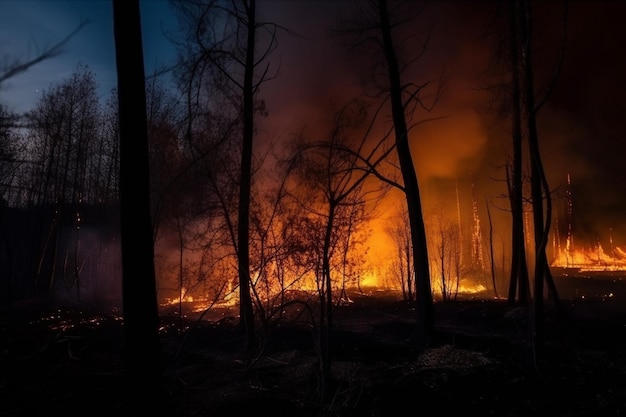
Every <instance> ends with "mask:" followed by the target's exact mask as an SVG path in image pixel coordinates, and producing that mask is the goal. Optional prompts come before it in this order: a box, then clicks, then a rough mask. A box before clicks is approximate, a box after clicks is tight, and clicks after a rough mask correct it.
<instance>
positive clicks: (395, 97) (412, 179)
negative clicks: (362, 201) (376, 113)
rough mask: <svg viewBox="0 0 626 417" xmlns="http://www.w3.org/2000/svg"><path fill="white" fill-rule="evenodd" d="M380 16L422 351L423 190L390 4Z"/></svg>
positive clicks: (429, 302) (430, 317)
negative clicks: (411, 142)
mask: <svg viewBox="0 0 626 417" xmlns="http://www.w3.org/2000/svg"><path fill="white" fill-rule="evenodd" d="M378 6H379V13H380V23H381V35H382V41H383V49H384V51H383V52H384V54H385V59H386V63H387V70H388V72H389V74H388V75H389V83H390V99H391V112H392V119H393V125H394V129H395V143H396V149H397V153H398V158H399V161H400V170H401V173H402V180H403V182H404V188H405V193H406V200H407V208H408V215H409V225H410V229H411V241H412V244H413V268H414V270H415V284H416V294H415V296H416V312H417V330H418V339H419V340H418V344H419V345H420V347H421V348H425V347H426V346H427V345H428V342H429V339H430V338H431V336H432V335H433V333H434V330H435V320H434V307H433V298H432V292H431V285H430V270H429V266H428V248H427V246H426V229H425V226H424V218H423V214H422V206H421V199H420V190H419V186H418V183H417V175H416V173H415V167H414V166H413V159H412V157H411V150H410V147H409V141H408V128H407V123H406V118H405V113H404V110H405V109H404V104H403V102H402V84H401V82H400V71H399V68H398V60H397V57H396V54H395V50H394V45H393V41H392V38H391V26H390V21H389V12H388V10H387V1H386V0H379V1H378Z"/></svg>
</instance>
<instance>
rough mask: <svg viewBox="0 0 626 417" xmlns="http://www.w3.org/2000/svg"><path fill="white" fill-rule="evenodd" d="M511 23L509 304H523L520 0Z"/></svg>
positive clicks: (525, 273) (525, 268)
mask: <svg viewBox="0 0 626 417" xmlns="http://www.w3.org/2000/svg"><path fill="white" fill-rule="evenodd" d="M509 7H510V9H509V24H510V29H511V32H510V35H509V36H510V42H511V48H510V51H511V90H512V91H511V95H512V97H511V100H512V105H513V112H512V128H513V132H512V139H513V166H512V172H511V176H512V178H511V186H510V201H511V216H512V233H511V238H512V242H511V243H512V244H511V248H512V253H511V278H510V284H509V295H508V302H509V304H514V303H515V302H516V291H517V301H518V302H519V304H521V305H526V304H528V296H529V278H528V265H527V262H526V244H525V241H524V200H523V183H522V106H521V90H520V62H519V50H520V46H521V45H520V38H519V36H520V33H519V21H518V17H517V16H518V15H519V10H518V7H517V2H516V1H510V6H509Z"/></svg>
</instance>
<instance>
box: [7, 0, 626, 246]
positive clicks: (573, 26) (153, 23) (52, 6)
mask: <svg viewBox="0 0 626 417" xmlns="http://www.w3.org/2000/svg"><path fill="white" fill-rule="evenodd" d="M485 4H486V3H483V2H480V1H478V2H466V1H456V2H454V1H441V2H432V3H431V4H430V6H429V7H428V8H427V10H426V11H425V13H424V15H423V16H421V22H422V23H423V24H424V25H425V26H428V27H430V26H432V27H433V36H432V39H431V44H430V46H429V48H428V49H427V52H426V54H425V55H424V57H423V59H422V61H421V62H422V64H421V65H422V66H421V67H420V68H421V69H422V72H421V73H419V74H414V75H415V77H421V79H422V80H424V79H425V77H426V78H428V77H430V76H432V75H433V74H434V73H435V72H436V71H437V70H439V69H440V68H445V69H446V71H447V73H448V74H449V76H450V82H449V86H448V89H447V90H446V91H447V93H446V95H445V96H444V98H442V100H441V102H440V105H439V106H438V107H437V108H436V110H435V112H434V113H433V114H431V115H429V116H432V115H448V117H447V118H446V119H444V120H441V121H437V122H433V123H429V124H425V125H424V126H423V127H420V128H419V129H417V130H415V131H414V133H413V135H414V144H413V146H414V148H413V149H414V159H415V162H416V166H417V170H418V178H419V179H420V182H421V187H422V188H423V190H424V200H425V204H426V205H429V204H430V205H432V206H435V205H436V204H437V203H435V202H434V201H435V200H437V199H438V198H439V197H435V194H436V193H435V192H434V191H433V190H435V189H437V188H438V187H446V186H448V187H449V184H450V183H451V182H456V181H457V180H459V179H463V178H466V177H467V176H468V175H469V174H470V173H471V175H472V176H475V178H476V179H477V181H478V182H479V183H480V184H481V185H480V187H481V188H480V189H481V192H482V193H483V194H485V195H488V196H490V197H491V198H495V196H496V195H497V194H498V193H499V192H500V191H498V190H500V189H502V183H498V182H497V181H494V180H493V178H494V176H498V175H499V176H500V178H502V173H501V172H499V173H498V172H497V171H498V170H497V169H496V168H495V167H497V166H498V165H502V163H503V160H504V155H505V153H506V152H507V150H506V148H507V146H508V142H509V141H508V139H507V137H508V136H507V135H508V125H506V124H498V122H497V120H494V118H493V117H492V115H490V114H488V113H485V112H484V111H482V110H481V109H484V105H485V103H487V102H488V100H487V98H486V96H485V93H484V92H481V91H477V88H479V87H480V86H481V82H479V81H478V75H479V74H481V73H483V72H484V71H485V70H486V69H487V68H489V66H490V65H491V62H490V61H489V60H488V59H487V57H488V55H489V53H488V52H489V49H488V47H489V45H490V44H489V41H488V40H487V39H486V38H485V34H484V32H485V29H486V28H487V27H488V23H486V20H487V17H486V14H485V12H484V10H485V8H484V7H483V6H485ZM350 5H351V2H349V1H287V0H282V1H280V0H260V1H259V9H260V14H261V18H262V19H265V20H267V21H274V22H277V23H279V24H281V25H283V26H285V27H288V28H289V29H291V30H293V31H295V32H297V33H299V34H301V35H303V36H304V37H303V38H297V37H292V36H289V35H286V34H281V35H280V38H279V49H278V50H277V51H276V53H275V55H273V62H275V63H276V64H277V63H278V61H280V73H279V76H278V78H277V79H276V80H273V81H271V82H270V83H268V84H267V85H264V86H263V89H262V90H261V95H262V97H263V98H264V99H265V100H266V102H267V105H268V110H269V116H268V118H267V119H265V120H263V121H262V123H261V125H260V126H261V129H260V136H261V137H263V136H265V137H266V138H272V137H277V136H280V135H284V134H285V133H286V132H288V131H290V130H295V129H297V128H299V127H302V126H308V127H309V128H311V129H312V130H316V129H321V126H323V124H324V123H325V121H326V120H328V113H327V110H328V107H329V103H330V102H331V101H332V100H337V99H342V98H346V97H350V96H353V95H355V94H357V93H358V91H359V86H358V80H359V77H362V76H363V74H364V69H365V68H364V62H367V61H366V60H364V57H363V56H362V55H361V56H355V55H350V54H348V53H346V52H345V49H344V48H343V47H342V46H340V45H338V43H337V42H336V40H334V39H331V38H329V37H328V36H327V32H328V29H329V28H330V27H331V26H332V25H333V24H334V23H335V22H336V19H337V17H338V16H339V14H340V13H345V11H346V10H348V9H349V7H350ZM538 6H542V7H537V13H538V14H537V17H536V22H538V27H537V30H536V31H535V35H536V39H535V47H536V49H537V53H536V54H535V58H536V63H535V64H536V68H537V78H538V83H537V91H542V89H543V88H545V86H546V85H547V82H545V80H547V78H548V77H549V75H550V74H551V73H552V72H553V69H554V66H555V63H556V55H557V51H558V32H559V30H560V27H559V24H560V13H561V11H562V3H561V2H559V1H553V2H539V3H538ZM141 13H142V20H143V21H142V23H143V33H144V46H145V66H146V71H147V72H148V73H150V72H151V71H153V70H154V69H155V68H160V67H163V66H167V65H169V64H171V63H172V62H173V58H174V57H175V50H174V48H173V47H172V45H171V44H170V43H169V42H168V40H167V37H166V36H165V35H164V31H175V29H176V20H175V19H174V18H173V16H172V13H171V11H170V9H169V6H168V4H167V1H166V0H143V1H141ZM625 15H626V5H624V2H621V1H570V2H569V12H568V18H569V19H568V24H567V43H566V49H565V57H564V62H563V67H562V71H561V73H560V76H559V78H558V81H557V84H556V86H555V89H554V91H553V93H552V95H551V96H550V97H549V100H548V101H547V103H546V105H545V106H544V107H543V108H542V110H541V112H540V113H539V127H540V141H541V146H542V152H543V159H544V163H545V165H546V170H547V173H548V175H549V181H550V183H551V185H552V187H553V188H554V189H555V190H557V189H559V192H561V191H562V188H559V187H562V186H563V185H564V183H565V181H566V178H567V175H568V174H569V175H571V179H572V191H573V194H574V211H575V213H576V216H577V220H576V221H577V224H576V227H577V231H578V232H579V233H580V234H581V235H583V234H584V235H585V237H586V238H589V239H592V240H593V239H596V238H598V237H604V238H606V234H608V233H609V232H608V231H609V229H612V230H613V233H614V234H615V236H613V237H614V238H615V239H616V242H617V243H618V244H624V242H625V241H626V240H625V239H626V225H625V224H624V223H625V222H624V219H623V218H624V213H626V170H625V169H624V156H625V155H626V140H625V137H624V135H625V134H626V118H625V117H624V113H625V110H626V104H625V101H624V99H623V98H624V97H626V82H625V81H624V78H623V77H624V74H626V61H625V60H624V57H623V48H624V46H625V45H626V43H625V40H626V35H625V34H624V31H623V23H622V21H621V19H623V16H625ZM111 16H112V10H111V2H110V1H108V0H91V1H87V0H73V1H69V0H44V1H29V0H20V1H12V0H0V56H1V57H2V59H3V61H7V60H8V61H10V60H11V59H12V58H20V59H23V60H27V59H29V58H31V57H33V56H35V55H36V53H37V51H39V50H41V49H42V48H44V47H45V46H49V45H51V44H54V43H55V42H58V41H60V40H61V39H62V38H63V37H64V36H65V35H67V34H68V33H69V32H71V31H72V30H73V29H74V28H75V27H76V26H77V25H78V24H79V23H80V22H81V21H82V20H89V21H90V23H89V24H88V25H87V26H86V27H85V28H84V29H83V30H81V31H80V32H79V33H78V34H77V35H76V37H75V38H73V39H72V40H71V41H70V42H69V44H68V45H67V48H66V50H65V53H64V54H62V55H61V56H58V57H55V58H53V59H51V60H49V61H46V62H44V63H42V64H39V65H37V66H36V67H34V68H31V69H30V70H29V71H28V72H27V73H24V74H21V75H19V76H17V77H15V78H13V79H11V80H9V81H8V82H7V83H6V84H4V85H3V86H2V87H0V102H2V103H3V104H6V105H8V106H9V107H10V108H11V109H12V110H14V111H17V112H24V111H27V110H29V109H30V108H31V106H32V105H33V103H34V102H35V101H36V100H37V97H38V95H39V94H40V93H41V91H42V90H45V89H46V88H49V87H50V86H51V85H53V84H55V83H58V82H61V81H62V80H64V79H65V78H67V77H68V76H69V75H70V74H71V73H72V72H73V71H74V70H75V69H76V67H77V65H78V64H79V63H83V64H86V65H88V66H89V68H90V69H91V70H93V71H94V72H95V74H96V77H97V81H98V83H99V84H100V92H101V93H100V94H101V97H102V98H103V100H105V99H106V98H108V95H109V92H110V90H111V89H112V88H114V87H115V84H116V79H115V60H114V50H113V25H112V21H111ZM421 117H427V116H421ZM261 140H263V139H261ZM268 140H270V139H268ZM555 195H556V194H555ZM444 200H445V199H442V201H444ZM429 202H432V203H429ZM555 204H562V200H557V201H555ZM499 205H500V206H505V203H504V201H501V202H500V203H499ZM603 235H604V236H603ZM620 236H621V238H620Z"/></svg>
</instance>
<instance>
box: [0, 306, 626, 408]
mask: <svg viewBox="0 0 626 417" xmlns="http://www.w3.org/2000/svg"><path fill="white" fill-rule="evenodd" d="M353 301H354V302H353V303H352V304H350V305H348V306H345V307H340V308H338V310H337V313H336V331H335V333H334V335H335V336H334V337H335V339H334V346H335V350H334V353H333V359H334V362H333V367H332V373H333V380H332V384H331V387H330V392H331V395H330V398H329V401H328V402H327V403H326V404H325V405H324V406H320V403H319V401H318V398H319V395H318V393H319V390H318V389H319V377H318V371H317V369H318V368H317V363H318V362H317V361H318V354H317V350H316V344H315V341H316V330H315V326H314V325H312V324H311V321H310V319H308V318H307V317H306V316H305V315H298V314H295V313H296V311H287V315H286V316H285V318H283V319H282V320H280V321H278V322H275V323H274V324H272V325H271V326H270V327H269V328H268V329H267V331H266V332H264V333H263V338H262V342H263V347H264V350H263V351H262V352H261V353H260V354H259V355H258V356H257V357H256V358H254V360H253V361H252V362H251V363H250V364H249V365H246V364H245V361H243V356H242V355H241V352H240V347H241V346H242V341H241V338H240V337H239V336H238V333H237V331H236V326H235V324H236V320H235V319H234V318H232V317H229V316H228V315H227V314H225V315H223V317H222V319H220V320H211V321H206V320H203V321H201V322H197V321H196V318H195V317H194V318H187V319H186V320H180V318H178V317H175V316H173V315H170V314H164V316H163V317H162V319H163V328H162V329H161V336H162V344H163V364H164V369H165V372H164V373H165V378H164V381H165V393H164V394H158V395H157V394H155V396H154V400H155V401H160V402H161V403H162V404H164V406H163V408H162V410H163V413H162V414H163V415H168V416H185V417H187V416H189V417H191V416H215V417H217V416H239V415H244V414H247V415H258V416H266V415H272V416H291V417H298V416H393V415H405V414H415V413H419V415H427V416H475V415H480V416H489V415H492V416H515V417H518V416H519V417H522V416H555V417H556V416H625V415H626V342H624V340H626V308H623V306H622V305H621V302H619V301H618V300H602V299H595V300H581V299H576V300H563V302H564V307H565V315H559V314H556V312H555V311H554V309H553V307H552V306H551V305H550V304H548V305H547V312H546V319H545V324H546V331H547V358H546V360H545V361H544V362H542V363H536V361H534V360H533V352H532V350H531V349H530V346H529V343H528V335H529V320H528V313H527V311H525V310H524V309H523V308H519V307H517V308H512V307H508V306H507V305H506V304H505V303H504V302H502V301H480V300H467V301H460V302H454V303H446V304H444V303H437V304H436V321H437V326H436V327H437V336H436V338H435V339H434V340H432V342H431V346H430V348H429V349H428V350H426V351H425V352H419V351H417V350H416V349H415V344H414V311H413V309H412V308H411V306H410V305H409V304H407V303H404V302H401V301H397V299H394V298H390V297H382V296H375V295H367V296H365V295H362V296H357V295H355V296H354V299H353ZM617 303H619V304H617ZM27 313H28V312H22V313H21V314H20V315H19V316H18V315H17V314H15V313H14V315H13V318H12V319H11V325H10V326H8V327H5V328H3V334H2V346H1V348H2V352H1V355H2V356H1V374H0V378H1V379H0V416H7V417H8V416H43V415H49V416H56V415H64V416H121V415H136V416H143V415H144V413H142V410H133V411H132V412H129V411H128V410H125V409H124V405H123V400H122V398H123V397H124V396H123V394H124V392H123V388H122V387H123V377H122V372H121V362H120V349H121V335H122V332H121V326H122V320H121V319H120V317H119V315H118V314H115V312H107V313H102V312H98V313H96V312H90V311H84V310H81V311H78V310H55V312H50V313H48V314H46V315H45V316H42V315H41V314H40V313H37V314H34V312H32V311H31V312H30V313H31V314H30V315H29V314H27ZM315 319H317V318H316V317H315ZM181 326H182V328H181ZM136 389H137V390H141V389H142V388H141V387H137V388H136ZM412 409H416V411H412Z"/></svg>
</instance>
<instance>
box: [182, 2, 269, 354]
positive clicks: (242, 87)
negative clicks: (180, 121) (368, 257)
mask: <svg viewBox="0 0 626 417" xmlns="http://www.w3.org/2000/svg"><path fill="white" fill-rule="evenodd" d="M172 4H173V5H174V6H175V7H177V11H178V13H179V15H180V16H181V18H182V21H183V22H184V23H183V24H184V25H186V32H187V34H188V38H187V40H186V43H187V45H186V46H187V51H186V54H187V58H186V59H185V61H184V62H183V63H182V65H181V68H183V70H182V71H183V80H184V81H185V82H186V83H187V94H188V105H189V106H190V107H191V106H192V104H193V105H194V106H195V107H196V109H199V107H197V104H198V102H197V95H196V93H194V92H193V91H192V87H194V86H196V87H197V86H198V85H202V83H203V81H202V77H203V76H204V75H203V74H206V73H207V72H206V71H208V73H210V74H211V76H217V77H218V78H219V79H220V80H222V82H221V83H220V85H219V88H220V89H221V93H222V94H224V97H225V98H226V99H227V102H226V103H227V105H229V106H230V108H231V109H232V110H231V114H232V116H233V118H234V119H237V120H238V121H239V122H240V129H241V130H240V132H239V138H240V140H241V148H240V149H241V154H240V164H239V169H240V178H239V193H238V216H237V223H236V227H237V229H236V231H237V246H236V254H237V264H238V265H237V267H238V274H239V307H240V316H241V325H242V329H243V331H244V332H245V335H246V345H247V347H246V350H248V351H252V350H254V348H255V346H256V340H255V339H256V337H255V320H254V309H253V303H252V296H251V287H250V286H251V276H250V242H249V240H250V202H251V187H252V173H253V148H254V137H255V116H256V115H257V114H259V113H260V114H263V113H264V111H265V110H264V104H263V102H262V101H259V100H258V98H257V96H258V91H259V88H260V86H261V85H262V84H263V83H264V82H266V81H267V80H268V79H271V78H272V77H273V74H269V73H268V72H269V68H270V66H269V63H268V58H269V56H270V55H271V53H272V51H274V49H275V48H276V44H277V43H276V42H277V38H276V32H277V30H278V29H279V27H278V26H277V25H275V24H271V23H268V22H262V21H259V20H258V17H257V4H256V0H237V1H220V0H209V1H206V2H195V1H187V0H175V1H172ZM207 67H210V69H207ZM211 100H212V98H211V99H209V101H211ZM190 124H191V119H190Z"/></svg>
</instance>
